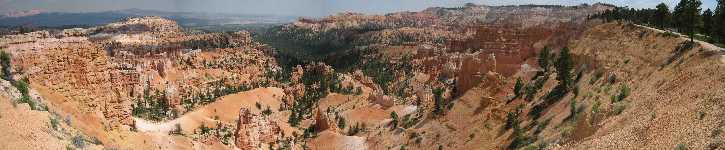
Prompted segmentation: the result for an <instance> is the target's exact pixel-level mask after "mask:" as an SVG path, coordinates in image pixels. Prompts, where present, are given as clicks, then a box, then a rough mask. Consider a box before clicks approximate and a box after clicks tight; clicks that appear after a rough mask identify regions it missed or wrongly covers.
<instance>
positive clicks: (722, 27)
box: [711, 0, 725, 43]
mask: <svg viewBox="0 0 725 150" xmlns="http://www.w3.org/2000/svg"><path fill="white" fill-rule="evenodd" d="M723 2H725V0H718V1H717V6H716V7H715V14H714V15H713V23H712V29H711V30H712V32H713V33H712V36H713V38H715V41H717V42H723V43H725V3H723Z"/></svg>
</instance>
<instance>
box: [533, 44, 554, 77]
mask: <svg viewBox="0 0 725 150" xmlns="http://www.w3.org/2000/svg"><path fill="white" fill-rule="evenodd" d="M549 51H550V50H549V47H544V49H542V50H541V52H539V58H537V59H536V60H537V61H538V63H539V66H540V67H541V69H544V72H546V71H548V70H549V57H551V54H550V52H549Z"/></svg>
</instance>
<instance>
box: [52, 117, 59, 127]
mask: <svg viewBox="0 0 725 150" xmlns="http://www.w3.org/2000/svg"><path fill="white" fill-rule="evenodd" d="M50 127H52V128H53V129H54V130H58V128H59V127H60V122H59V121H58V118H56V117H54V116H51V117H50Z"/></svg>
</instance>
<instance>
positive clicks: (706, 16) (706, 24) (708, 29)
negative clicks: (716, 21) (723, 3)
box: [701, 9, 713, 35]
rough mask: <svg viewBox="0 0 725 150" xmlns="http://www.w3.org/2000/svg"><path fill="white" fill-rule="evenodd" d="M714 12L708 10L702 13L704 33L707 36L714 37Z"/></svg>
mask: <svg viewBox="0 0 725 150" xmlns="http://www.w3.org/2000/svg"><path fill="white" fill-rule="evenodd" d="M712 15H713V14H712V10H710V9H707V10H705V11H704V12H703V13H702V30H701V31H702V33H703V34H705V35H712V27H713V26H712V23H713V20H712V19H713V18H712V17H713V16H712Z"/></svg>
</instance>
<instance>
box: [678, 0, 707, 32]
mask: <svg viewBox="0 0 725 150" xmlns="http://www.w3.org/2000/svg"><path fill="white" fill-rule="evenodd" d="M700 5H702V2H700V0H680V3H678V4H677V6H676V7H675V11H674V13H673V14H674V22H675V25H676V26H677V28H678V31H680V32H682V31H685V32H687V34H688V35H689V36H690V42H693V41H694V36H695V29H696V28H697V27H698V26H699V25H700V21H701V20H700V10H701V8H700Z"/></svg>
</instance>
